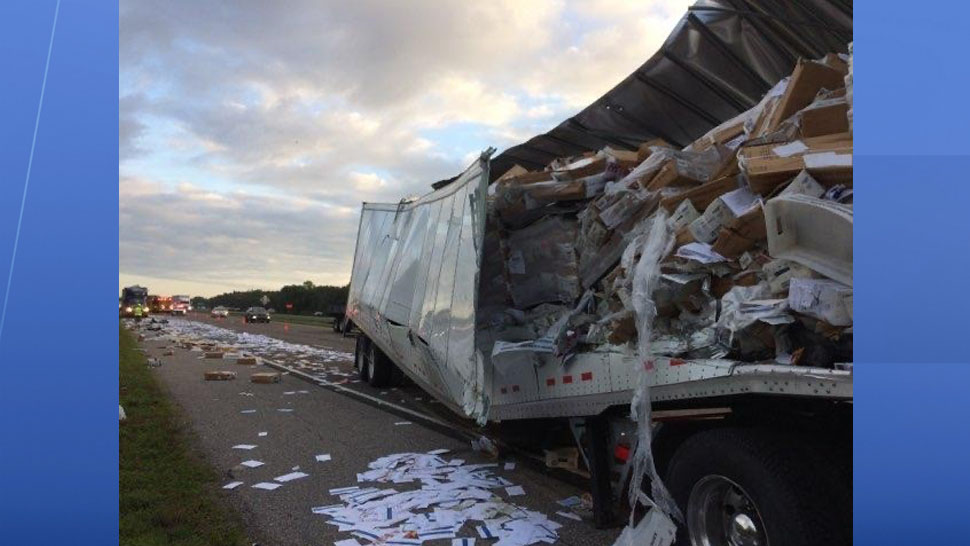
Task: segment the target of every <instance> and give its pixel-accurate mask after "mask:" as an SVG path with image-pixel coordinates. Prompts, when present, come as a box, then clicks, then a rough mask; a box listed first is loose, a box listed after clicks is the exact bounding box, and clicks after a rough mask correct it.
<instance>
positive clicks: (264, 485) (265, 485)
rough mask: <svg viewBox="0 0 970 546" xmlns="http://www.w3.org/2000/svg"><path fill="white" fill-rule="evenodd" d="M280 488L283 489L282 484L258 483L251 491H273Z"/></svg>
mask: <svg viewBox="0 0 970 546" xmlns="http://www.w3.org/2000/svg"><path fill="white" fill-rule="evenodd" d="M280 487H283V484H281V483H273V482H259V483H257V484H255V485H253V489H265V490H267V491H273V490H274V489H278V488H280Z"/></svg>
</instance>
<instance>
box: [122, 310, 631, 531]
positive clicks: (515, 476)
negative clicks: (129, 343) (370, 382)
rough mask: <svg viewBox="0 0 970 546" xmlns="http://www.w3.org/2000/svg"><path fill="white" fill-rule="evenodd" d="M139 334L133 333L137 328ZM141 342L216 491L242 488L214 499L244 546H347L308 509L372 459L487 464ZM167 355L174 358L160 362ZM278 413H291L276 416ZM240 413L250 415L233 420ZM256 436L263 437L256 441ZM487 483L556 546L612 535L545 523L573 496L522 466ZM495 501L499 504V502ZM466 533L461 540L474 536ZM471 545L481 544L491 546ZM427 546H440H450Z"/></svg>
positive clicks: (341, 407) (228, 366)
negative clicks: (539, 519) (530, 516)
mask: <svg viewBox="0 0 970 546" xmlns="http://www.w3.org/2000/svg"><path fill="white" fill-rule="evenodd" d="M189 318H190V319H191V318H195V317H189ZM204 320H208V319H207V318H206V319H204ZM217 324H218V325H219V326H220V327H224V328H229V329H233V330H238V331H246V332H250V333H261V334H264V335H268V336H272V337H283V336H285V337H286V340H287V341H290V342H294V343H305V344H309V345H313V346H316V347H318V348H330V349H337V350H342V351H347V352H350V351H351V350H352V345H353V339H352V338H340V336H337V335H335V334H333V332H332V331H329V330H326V329H323V328H319V327H314V326H306V325H289V327H288V328H287V327H285V326H283V325H282V324H277V323H271V324H268V325H264V324H253V325H244V324H241V323H234V322H233V321H218V323H217ZM146 325H147V323H142V326H143V327H144V326H146ZM142 333H143V334H145V335H146V339H145V340H144V341H143V342H141V346H142V347H143V348H144V349H145V350H146V352H147V354H148V355H149V356H155V357H158V358H160V359H161V360H162V362H163V364H162V366H160V367H158V368H153V371H154V373H156V374H157V376H158V378H159V379H160V380H161V383H162V385H163V386H164V388H165V389H166V390H167V391H168V392H169V393H170V395H171V396H172V398H173V399H174V400H175V402H176V403H177V404H178V406H180V407H181V408H182V410H183V412H184V415H185V417H186V423H185V426H186V427H187V428H189V429H190V430H191V431H192V432H193V433H194V434H193V436H194V437H195V438H196V439H197V441H198V446H199V448H200V449H201V451H202V452H203V454H204V455H205V457H206V458H207V459H208V460H209V461H210V462H211V464H212V465H213V466H214V467H215V468H216V469H217V470H218V471H219V472H220V473H222V474H223V476H224V480H225V482H226V483H228V482H230V481H243V482H244V485H242V486H240V487H238V488H236V489H233V490H220V493H221V494H222V495H224V496H225V497H226V498H227V499H228V501H229V503H230V504H231V505H232V506H233V507H234V508H235V509H237V510H238V511H239V512H240V513H241V514H242V516H243V519H244V521H246V523H247V526H248V527H249V530H250V533H251V534H252V536H253V538H254V539H256V540H258V542H259V544H261V545H264V546H265V545H281V546H286V545H314V544H333V543H334V542H335V541H337V540H340V539H345V538H348V537H349V536H350V535H349V534H347V533H338V532H337V530H336V527H334V526H331V525H329V524H327V523H326V521H325V519H324V518H323V517H322V516H318V515H314V514H312V513H311V511H310V509H311V507H313V506H319V505H326V504H332V503H334V502H337V499H335V498H334V497H331V496H329V494H328V490H329V489H331V488H337V487H345V486H351V485H357V480H356V474H357V473H358V472H363V471H365V470H366V469H367V463H368V462H370V461H372V460H375V459H377V458H379V457H381V456H384V455H388V454H392V453H398V452H405V451H414V452H427V451H430V450H434V449H439V448H446V449H450V450H452V452H451V453H449V454H448V455H447V456H448V457H456V458H461V459H465V460H466V462H467V463H469V464H474V463H479V462H490V461H489V460H488V459H487V458H486V457H485V456H484V455H483V454H481V453H478V452H475V451H472V449H471V447H470V445H469V444H468V443H466V442H463V441H459V440H456V439H454V438H453V437H451V436H448V435H445V434H442V433H440V432H437V431H435V430H431V429H428V428H425V427H423V426H421V425H420V424H419V423H418V422H414V424H408V425H399V424H396V423H400V422H402V421H404V419H403V418H401V417H399V416H397V415H394V414H391V413H388V412H386V411H382V410H380V409H377V408H376V407H373V406H371V405H368V404H365V403H362V402H360V401H358V400H356V399H354V398H352V397H350V396H347V395H342V394H338V393H335V392H332V391H330V390H327V389H325V388H321V387H319V386H316V385H313V384H311V383H309V382H307V381H304V380H301V379H297V378H296V377H295V376H293V375H284V376H283V379H282V382H281V383H278V384H253V383H250V382H249V380H248V378H249V375H250V373H252V372H255V371H272V370H270V369H268V368H267V367H265V366H257V367H251V366H244V365H239V364H235V361H234V360H231V359H203V358H201V355H202V353H200V352H198V351H191V350H189V349H186V348H180V347H175V346H174V344H172V343H171V342H168V341H162V340H159V339H153V337H154V336H155V335H157V334H158V333H157V332H148V331H144V330H142ZM300 340H303V341H300ZM169 349H172V350H173V351H174V354H173V355H169V356H163V353H165V352H166V351H167V350H169ZM296 363H297V364H303V365H306V364H307V362H306V359H304V358H298V359H296ZM309 364H313V362H309ZM349 367H350V363H349V362H327V363H325V364H321V365H320V367H319V369H326V370H333V369H347V370H349ZM206 370H230V371H235V372H237V379H235V380H231V381H205V380H204V379H203V373H204V372H205V371H206ZM341 373H342V372H341ZM336 377H341V376H336ZM351 384H352V383H351ZM367 388H369V387H367ZM412 388H413V389H416V387H412ZM402 390H408V389H402ZM300 391H306V392H303V393H301V392H300ZM409 392H410V391H409ZM243 393H251V395H248V394H243ZM418 393H420V390H418ZM385 396H395V397H397V396H403V395H401V394H400V393H399V392H398V391H395V392H394V393H393V395H392V393H391V392H388V393H387V394H386V395H385ZM409 396H412V397H414V396H417V395H414V394H409ZM405 403H407V402H405ZM280 409H289V410H292V411H289V412H282V411H279V410H280ZM244 410H255V412H251V413H242V412H243V411H244ZM259 432H266V433H267V434H266V435H265V436H262V437H261V436H259ZM239 444H252V445H256V446H257V447H255V448H254V449H252V450H240V449H234V448H233V446H235V445H239ZM324 453H329V454H330V455H331V457H332V460H331V461H329V462H323V463H320V462H316V461H315V456H316V455H318V454H324ZM250 459H255V460H259V461H262V462H264V463H265V464H264V465H263V466H261V467H258V468H245V467H242V466H240V464H239V463H241V462H242V461H245V460H250ZM503 460H505V459H503ZM297 466H298V467H299V469H300V470H301V471H303V472H306V473H308V474H309V477H306V478H302V479H298V480H295V481H291V482H287V483H286V484H285V485H283V487H280V488H279V489H276V490H274V491H265V490H259V489H253V488H252V485H253V484H255V483H257V482H261V481H273V478H274V477H276V476H280V475H283V474H286V473H289V472H292V469H293V468H294V467H297ZM496 474H497V475H501V476H504V477H506V478H507V479H509V480H511V481H513V482H514V483H516V484H518V485H522V486H523V487H524V489H525V491H526V493H527V494H526V495H525V496H517V497H514V498H513V499H510V500H511V501H514V502H515V503H516V504H519V505H522V506H526V507H528V508H530V509H533V510H538V511H541V512H543V513H545V514H546V515H547V516H549V517H550V518H551V519H554V520H556V521H558V522H559V523H561V524H563V527H562V528H561V529H560V530H559V542H558V544H567V545H576V546H580V545H582V546H586V545H608V544H612V543H613V542H614V540H615V538H616V536H617V535H618V534H619V530H618V529H612V530H607V531H602V530H596V529H594V528H593V526H592V524H591V523H590V522H589V521H588V519H587V520H585V521H582V522H577V521H572V520H568V519H565V518H562V517H559V516H556V515H554V514H555V512H556V511H558V510H562V507H560V506H559V505H558V504H556V501H557V500H560V499H563V498H566V497H569V496H573V495H581V494H582V493H583V491H582V489H580V488H578V487H576V486H574V485H571V484H568V483H565V482H562V481H558V480H553V479H550V477H549V476H548V474H547V473H545V472H542V471H540V470H538V469H535V468H532V467H530V466H528V465H523V464H518V465H517V466H516V468H515V469H514V470H510V471H506V470H504V469H502V468H501V467H500V468H499V469H497V470H496ZM500 495H501V496H503V497H504V493H500ZM467 531H468V530H467V529H466V533H465V534H463V536H469V537H473V536H475V535H474V533H473V532H467ZM479 541H480V543H484V544H489V543H491V542H493V541H482V540H481V539H479ZM428 544H431V545H432V546H436V545H438V544H441V545H448V544H450V541H448V540H439V541H432V542H429V543H428Z"/></svg>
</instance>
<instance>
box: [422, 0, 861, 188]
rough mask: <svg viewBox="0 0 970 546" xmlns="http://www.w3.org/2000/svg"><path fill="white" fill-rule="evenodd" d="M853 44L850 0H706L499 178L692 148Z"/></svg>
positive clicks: (527, 147)
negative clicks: (814, 61)
mask: <svg viewBox="0 0 970 546" xmlns="http://www.w3.org/2000/svg"><path fill="white" fill-rule="evenodd" d="M851 41H852V2H851V1H839V0H785V1H779V0H764V1H762V0H702V1H700V2H698V3H696V4H695V5H693V6H691V7H690V8H689V9H688V12H687V15H685V16H684V17H683V18H682V19H681V20H680V22H678V24H677V26H676V27H675V28H674V30H673V32H671V34H670V36H668V37H667V40H666V41H665V42H664V44H663V46H662V47H661V48H660V50H659V51H658V52H657V53H655V54H654V55H653V56H652V57H651V58H650V59H649V60H648V61H647V62H645V63H643V65H642V66H640V68H638V69H637V70H636V71H634V72H633V73H632V74H630V75H629V76H627V77H626V78H625V79H624V80H623V81H622V82H620V83H619V84H618V85H617V86H616V87H614V88H613V89H611V90H610V91H609V92H607V93H606V94H605V95H603V96H602V97H600V98H599V99H598V100H597V101H596V102H594V103H593V104H591V105H589V106H588V107H586V108H585V109H583V110H582V111H581V112H579V113H578V114H576V115H575V116H573V117H571V118H569V119H567V120H566V121H564V122H562V123H560V124H559V125H558V126H557V127H556V128H554V129H552V130H551V131H549V132H548V133H545V134H542V135H538V136H536V137H533V138H531V139H529V140H528V141H526V142H523V143H522V144H519V145H517V146H513V147H511V148H509V149H507V150H505V151H504V152H502V153H501V154H499V155H498V156H496V157H495V158H494V159H493V160H492V166H491V175H492V179H493V180H494V179H495V178H497V177H498V176H500V175H501V174H502V173H504V172H505V171H507V170H508V169H510V168H511V167H512V166H513V165H515V164H519V165H521V166H523V167H525V168H527V169H529V170H537V169H542V168H543V167H545V166H546V165H547V164H548V163H549V162H550V161H551V160H553V159H555V158H556V157H561V156H569V155H574V154H577V153H582V152H585V151H590V150H599V149H602V148H603V147H604V146H611V147H613V148H620V149H631V150H635V149H636V148H637V147H638V146H639V145H640V143H642V142H644V141H647V140H650V139H653V138H658V137H659V138H663V139H664V140H666V141H667V142H669V143H670V144H672V145H674V146H679V147H683V146H686V145H687V144H689V143H691V142H693V141H694V140H695V139H697V138H698V137H700V136H702V135H703V134H704V133H706V132H707V131H709V130H710V129H711V128H713V127H715V126H716V125H718V124H719V123H721V122H723V121H726V120H728V119H730V118H732V117H734V116H736V115H738V114H740V113H741V112H744V111H745V110H747V109H748V108H751V107H752V106H754V105H755V104H756V103H757V102H758V101H759V100H760V99H761V97H762V96H763V95H764V94H765V93H766V92H767V91H768V90H769V89H770V88H771V86H772V85H774V84H775V83H776V82H778V80H780V79H782V78H784V77H785V76H788V75H789V74H790V73H791V71H792V70H793V69H794V67H795V62H796V61H797V59H798V58H799V57H807V58H819V57H822V56H823V55H825V54H826V53H830V52H836V53H845V52H846V51H847V49H848V44H849V42H851ZM447 182H448V181H442V182H439V183H438V184H436V185H435V186H440V185H443V184H446V183H447Z"/></svg>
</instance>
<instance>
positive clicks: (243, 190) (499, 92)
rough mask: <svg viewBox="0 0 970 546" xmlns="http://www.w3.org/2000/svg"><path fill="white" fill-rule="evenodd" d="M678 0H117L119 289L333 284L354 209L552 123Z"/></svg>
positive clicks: (343, 279) (342, 271) (425, 188)
mask: <svg viewBox="0 0 970 546" xmlns="http://www.w3.org/2000/svg"><path fill="white" fill-rule="evenodd" d="M690 3H691V2H688V1H679V0H678V1H675V0H670V1H656V0H639V1H634V0H630V1H627V0H584V1H576V2H566V1H557V0H548V1H538V0H535V1H526V0H491V1H489V2H463V1H451V2H448V1H441V0H438V1H423V0H410V1H408V2H398V1H390V0H385V1H369V0H357V1H354V2H346V1H319V0H314V1H311V0H280V1H275V2H265V1H255V0H227V1H216V0H207V1H206V2H198V1H196V0H193V1H182V0H169V1H166V2H149V1H147V0H137V1H136V0H122V1H121V3H120V15H121V20H120V25H119V26H120V28H119V39H120V54H119V62H120V76H119V100H120V107H119V114H118V130H119V143H118V145H119V156H120V163H119V169H118V171H119V181H118V191H119V211H118V213H119V233H120V235H119V242H118V247H119V249H118V250H119V263H120V267H119V291H120V288H121V287H122V286H128V285H131V284H141V285H143V286H148V288H149V290H150V291H151V292H152V293H156V294H191V295H193V296H196V295H201V296H213V295H216V294H219V293H222V292H227V291H232V290H248V289H267V290H274V289H278V288H279V287H281V286H283V285H285V284H299V283H302V282H303V281H306V280H310V281H312V282H314V283H315V284H335V285H343V284H346V283H347V282H349V280H350V269H351V262H352V260H353V254H354V244H355V240H356V232H357V224H358V220H359V215H360V206H361V202H363V201H367V202H397V201H399V200H400V199H401V198H403V197H407V196H418V195H423V194H425V193H427V192H429V191H430V185H431V184H432V183H433V182H436V181H438V180H441V179H444V178H449V177H451V176H454V175H456V174H458V173H460V172H461V171H462V170H463V169H464V168H465V167H466V166H467V165H468V164H469V163H470V162H471V161H472V160H473V159H474V158H475V157H477V156H478V154H479V153H480V152H481V151H482V150H484V149H485V148H488V147H489V146H494V147H496V148H497V149H498V150H499V151H501V150H503V149H505V148H508V147H510V146H513V145H515V144H518V143H520V142H522V141H524V140H526V139H528V138H530V137H532V136H534V135H536V134H539V133H542V132H545V131H548V130H549V129H551V128H553V127H554V126H556V125H557V124H558V123H559V122H561V121H562V120H564V119H566V118H567V117H569V116H571V115H573V114H575V113H576V112H578V111H579V110H581V109H582V108H583V107H585V106H587V105H588V104H589V103H591V102H593V101H594V100H595V99H597V98H598V97H600V96H601V95H602V94H604V93H605V92H606V91H608V90H609V89H610V88H612V87H613V86H614V85H616V84H617V83H619V82H620V81H621V80H622V79H623V78H624V77H626V76H627V75H628V74H630V73H631V72H632V71H633V70H634V69H636V68H637V67H638V66H640V65H641V64H642V63H643V62H644V61H646V60H647V59H648V58H649V57H650V56H651V55H652V54H653V53H654V52H655V51H656V50H657V49H658V48H659V47H660V45H661V44H662V43H663V41H664V40H665V39H666V37H667V35H668V34H669V33H670V31H671V30H672V29H673V28H674V26H675V24H676V23H677V21H678V20H679V19H680V18H681V17H682V16H683V14H684V13H685V12H686V9H687V6H688V5H689V4H690Z"/></svg>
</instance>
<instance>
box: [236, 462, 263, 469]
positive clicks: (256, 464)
mask: <svg viewBox="0 0 970 546" xmlns="http://www.w3.org/2000/svg"><path fill="white" fill-rule="evenodd" d="M239 464H241V465H243V466H245V467H246V468H258V467H260V466H263V465H264V464H265V463H263V461H257V460H249V461H243V462H241V463H239Z"/></svg>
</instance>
